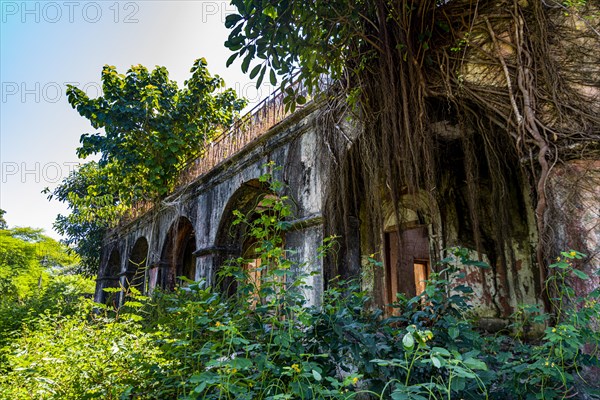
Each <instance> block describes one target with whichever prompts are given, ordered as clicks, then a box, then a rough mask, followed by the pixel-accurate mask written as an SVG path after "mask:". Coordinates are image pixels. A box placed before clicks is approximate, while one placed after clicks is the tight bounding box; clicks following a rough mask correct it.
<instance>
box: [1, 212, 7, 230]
mask: <svg viewBox="0 0 600 400" xmlns="http://www.w3.org/2000/svg"><path fill="white" fill-rule="evenodd" d="M4 214H6V211H4V210H3V209H1V208H0V229H7V228H8V224H7V223H6V220H5V219H4Z"/></svg>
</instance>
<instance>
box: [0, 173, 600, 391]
mask: <svg viewBox="0 0 600 400" xmlns="http://www.w3.org/2000/svg"><path fill="white" fill-rule="evenodd" d="M268 167H269V168H270V169H271V171H270V172H269V173H268V174H266V175H265V176H264V177H263V178H261V181H262V182H263V183H264V184H265V185H266V187H267V188H268V192H269V194H268V195H266V196H265V197H264V198H262V199H261V200H260V201H258V202H257V207H256V209H255V210H254V211H253V212H251V213H250V214H247V215H246V214H242V213H236V216H237V219H236V220H235V221H234V225H235V226H237V227H243V228H244V231H245V232H247V234H248V235H249V236H250V238H251V241H252V242H253V243H254V247H253V248H254V249H255V253H254V254H250V255H249V256H248V258H243V257H240V258H238V259H235V260H231V261H230V262H229V263H227V264H226V265H224V266H222V268H221V270H220V272H219V278H220V279H223V280H224V281H229V282H232V285H234V287H235V288H236V291H235V293H234V294H231V293H230V292H229V291H228V290H224V292H225V293H220V292H219V291H218V290H216V289H215V288H214V287H209V286H208V285H207V284H206V282H205V281H199V282H192V281H190V280H186V279H185V278H180V279H182V280H183V281H184V282H185V284H184V286H183V287H179V288H177V289H176V290H175V291H174V292H170V293H164V292H157V293H156V294H155V296H154V297H153V298H152V299H148V298H146V297H145V296H142V295H141V294H140V293H139V291H138V290H137V289H135V288H133V287H132V288H129V289H127V290H125V291H124V303H123V306H122V307H121V308H117V309H112V308H111V307H110V306H107V305H99V304H92V303H91V302H89V301H88V300H83V301H81V304H80V305H79V306H77V307H73V306H71V307H70V308H69V309H68V310H67V309H65V308H61V307H57V308H51V309H46V310H45V311H43V312H37V313H30V314H27V316H26V318H25V317H24V318H22V322H21V326H22V327H21V331H20V332H19V333H14V332H13V333H12V336H10V338H11V340H10V345H9V346H6V347H5V348H4V350H3V351H2V353H1V354H2V357H3V361H5V362H4V363H3V365H5V366H4V367H3V370H2V371H1V372H2V377H1V378H0V393H2V394H3V395H5V396H7V397H6V398H10V399H20V398H23V399H29V398H44V399H45V398H56V399H59V398H60V399H62V398H66V399H79V398H108V399H110V398H114V399H116V398H121V399H125V398H140V399H145V398H148V399H154V398H179V399H255V398H264V399H288V398H289V399H291V398H294V399H296V398H298V399H351V398H379V399H383V398H391V399H416V400H422V399H454V398H457V399H458V398H462V399H482V398H491V399H507V398H510V399H513V398H514V399H527V400H529V399H558V398H565V397H573V396H575V395H577V394H578V393H579V392H578V391H577V390H580V389H576V388H581V387H582V386H581V385H580V384H579V383H577V382H576V376H577V375H578V374H580V373H581V372H582V369H583V368H585V367H588V366H598V348H599V347H598V346H599V345H600V333H599V332H598V331H597V329H596V327H597V323H598V320H597V318H598V315H600V304H599V302H598V297H599V296H600V289H596V290H594V291H593V292H592V293H591V294H590V295H589V296H588V297H586V298H580V297H577V296H576V295H575V293H574V291H573V289H571V286H570V285H569V284H568V283H569V282H571V281H572V280H573V279H578V280H587V279H589V278H588V276H587V275H586V274H585V273H583V272H582V271H580V270H578V269H577V268H576V265H575V264H576V262H577V261H578V260H580V259H582V258H583V257H584V255H583V254H581V253H578V252H576V251H568V252H563V253H562V254H561V256H560V257H559V258H558V259H557V262H556V263H554V264H552V265H551V266H550V269H551V270H552V271H553V274H552V275H551V276H550V277H549V278H548V282H547V285H548V290H549V292H550V293H552V296H551V299H552V301H553V303H554V305H555V308H556V310H557V313H556V314H555V315H553V316H548V315H545V314H543V313H542V312H541V311H540V310H539V309H538V307H536V306H535V305H524V306H522V307H520V308H519V310H518V312H517V314H516V315H515V317H514V319H513V320H514V321H515V322H514V324H513V326H512V330H513V331H514V333H515V335H514V336H506V335H496V336H484V335H482V334H481V332H479V331H478V330H477V328H476V325H475V324H474V322H473V321H472V320H471V319H470V318H469V314H470V310H471V306H470V304H471V302H472V300H473V299H471V296H472V291H471V290H470V288H468V287H466V286H464V285H461V284H459V283H457V282H458V281H460V279H459V278H461V277H462V274H463V267H464V266H476V267H481V268H487V265H486V264H485V263H481V262H479V261H475V260H472V259H471V258H470V254H471V252H469V251H468V250H466V249H462V248H453V249H450V251H449V254H450V256H449V257H448V258H446V259H444V260H442V261H441V262H440V264H439V265H438V266H437V268H436V269H435V272H433V273H432V274H431V276H430V279H429V280H428V281H427V282H426V283H427V285H426V288H425V290H424V291H423V293H421V294H419V295H418V296H415V297H414V298H412V299H406V298H403V297H400V298H399V300H398V302H396V303H394V304H393V305H392V306H393V308H394V312H393V313H391V315H389V316H386V317H384V316H383V315H382V311H381V310H377V309H372V306H371V299H370V298H369V295H368V293H367V292H365V291H362V290H360V282H358V281H349V282H342V281H335V280H334V281H332V282H329V288H328V289H327V290H326V291H325V293H324V294H323V297H322V303H321V304H320V305H318V306H316V305H311V304H308V301H307V299H306V297H305V293H307V291H309V290H310V287H309V286H308V285H307V283H306V282H307V281H308V278H309V277H310V275H311V274H312V272H311V268H312V267H311V263H306V264H297V263H295V262H293V261H292V260H293V254H292V253H291V252H290V250H286V249H285V248H284V247H283V234H284V233H285V232H286V230H288V229H289V228H290V225H289V223H288V222H287V220H288V219H289V217H290V216H291V212H290V206H289V199H288V198H287V197H286V196H285V195H283V194H282V191H281V190H282V185H281V184H280V183H279V182H277V181H275V180H273V169H274V168H275V167H274V166H273V165H272V164H271V165H269V166H268ZM18 232H19V233H14V235H15V236H18V237H19V238H21V239H20V240H23V238H32V237H36V236H35V235H36V233H35V231H33V232H32V231H28V230H25V231H18ZM334 245H335V239H334V238H328V239H326V240H325V241H324V245H323V247H322V248H321V249H320V251H319V254H316V255H315V257H316V258H318V257H322V256H323V255H324V253H326V252H327V251H329V250H330V249H331V248H332V247H333V246H334ZM16 259H18V257H17V258H16ZM67 277H68V276H64V277H63V278H67ZM71 278H73V277H71ZM73 282H76V279H75V280H74V281H73ZM56 283H57V289H56V290H48V291H47V293H49V294H48V300H46V301H50V302H51V301H54V302H59V296H62V297H61V299H62V298H64V299H65V300H66V301H73V300H72V299H73V296H71V300H69V296H65V294H67V293H68V292H67V291H66V289H65V288H66V287H67V286H65V285H63V286H61V285H58V283H61V282H60V281H58V280H57V281H56ZM62 283H67V282H62ZM216 287H219V286H218V285H217V286H216ZM224 289H227V288H224ZM106 290H107V291H113V292H115V293H116V292H119V291H121V290H122V289H121V288H111V289H106ZM59 293H60V294H59ZM72 293H75V295H76V294H77V293H78V291H77V290H73V292H72ZM39 310H42V308H40V309H39ZM0 311H2V310H1V309H0ZM4 315H7V314H6V313H5V314H3V316H4ZM530 324H537V325H539V326H541V329H542V330H543V334H542V336H541V337H537V338H535V337H533V339H532V334H531V332H532V330H530V329H529V328H528V326H529V325H530ZM5 337H6V336H5ZM7 343H8V342H7ZM576 383H577V385H576ZM359 396H360V397H359Z"/></svg>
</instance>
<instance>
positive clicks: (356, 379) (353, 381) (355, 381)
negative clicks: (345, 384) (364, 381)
mask: <svg viewBox="0 0 600 400" xmlns="http://www.w3.org/2000/svg"><path fill="white" fill-rule="evenodd" d="M357 383H358V377H357V376H355V377H354V378H352V384H353V385H356V384H357Z"/></svg>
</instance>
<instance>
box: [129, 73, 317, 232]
mask: <svg viewBox="0 0 600 400" xmlns="http://www.w3.org/2000/svg"><path fill="white" fill-rule="evenodd" d="M293 87H294V89H295V90H296V91H297V93H298V94H299V95H302V96H304V97H307V90H306V87H305V86H304V85H303V84H302V83H301V82H300V81H297V82H296V83H294V85H293ZM284 97H285V93H283V92H282V91H281V90H280V89H279V88H277V89H276V90H275V91H274V92H273V93H271V94H270V95H269V96H268V97H267V98H266V99H264V100H263V101H261V102H260V103H258V104H257V105H256V106H254V108H252V110H250V111H249V112H248V113H246V114H245V115H244V116H242V117H240V118H239V119H237V120H236V121H235V122H234V123H233V125H232V126H231V127H229V129H227V130H226V131H224V132H223V133H222V134H220V135H218V136H217V137H215V138H214V139H213V140H212V141H211V142H209V143H207V144H206V145H205V146H204V148H202V149H201V154H200V155H199V156H198V157H196V158H194V159H192V160H191V161H189V162H188V163H187V164H185V165H184V166H183V168H182V169H181V171H180V173H179V178H178V179H177V186H176V190H177V189H180V188H182V187H185V186H186V185H189V184H190V183H192V182H194V181H195V180H197V179H198V178H200V177H202V176H203V175H206V174H207V173H208V172H210V171H212V170H213V169H214V168H215V167H217V166H218V165H219V164H221V163H222V162H224V161H227V160H228V159H229V158H231V157H232V156H234V155H235V154H237V153H239V152H240V151H241V150H242V149H243V148H244V147H246V146H247V145H248V144H250V143H251V142H253V141H255V140H256V139H258V138H260V137H261V136H262V135H263V134H265V133H266V132H268V131H269V130H270V129H271V128H272V127H274V126H275V125H277V124H278V123H280V122H281V121H283V120H284V119H285V118H286V117H288V116H289V115H291V114H292V113H291V112H290V111H289V110H286V107H285V103H284V102H283V99H284ZM299 107H301V106H298V107H297V108H299ZM152 207H154V203H153V202H150V201H143V202H139V203H137V204H136V205H135V206H134V207H132V209H131V210H130V211H129V213H128V215H127V216H125V217H124V218H123V219H122V220H121V224H124V223H127V222H129V221H132V220H134V219H136V218H138V217H140V216H142V215H143V214H145V213H146V212H148V211H150V210H151V209H152Z"/></svg>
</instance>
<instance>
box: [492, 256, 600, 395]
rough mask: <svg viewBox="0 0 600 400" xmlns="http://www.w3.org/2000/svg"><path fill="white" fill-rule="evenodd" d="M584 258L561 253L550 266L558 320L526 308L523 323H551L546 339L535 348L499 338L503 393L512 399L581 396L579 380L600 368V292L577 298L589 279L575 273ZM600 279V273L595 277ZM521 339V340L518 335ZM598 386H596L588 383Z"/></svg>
mask: <svg viewBox="0 0 600 400" xmlns="http://www.w3.org/2000/svg"><path fill="white" fill-rule="evenodd" d="M584 257H585V254H582V253H579V252H577V251H574V250H570V251H564V252H561V256H559V257H558V258H557V260H556V262H555V263H553V264H551V265H550V266H549V267H550V269H551V271H552V274H551V275H550V276H549V277H548V280H547V290H548V291H549V293H552V295H551V302H552V304H553V307H554V309H555V311H556V314H555V315H553V316H549V315H545V314H543V313H541V312H540V311H539V310H538V309H536V308H535V307H523V308H522V309H521V310H520V314H523V315H524V316H522V317H521V318H520V321H521V323H520V324H519V325H517V327H518V328H522V327H523V325H525V324H523V323H522V321H531V323H532V324H538V326H540V324H542V325H541V326H542V327H543V326H544V325H543V324H546V326H545V329H544V331H543V336H542V338H541V339H540V340H539V341H538V342H537V343H534V345H531V344H528V343H526V342H522V341H520V340H518V341H516V342H513V340H512V339H511V338H508V337H504V338H499V339H497V340H496V341H495V342H494V343H493V346H492V348H493V349H494V350H495V351H497V353H496V354H495V355H494V358H495V359H496V362H497V363H498V365H497V366H496V367H497V368H498V369H499V373H498V377H503V379H500V380H499V381H500V382H501V385H499V392H500V394H502V393H504V394H507V395H508V394H510V395H514V396H517V397H518V398H523V399H564V398H569V397H572V396H574V395H576V394H577V388H576V386H575V383H576V379H577V378H578V377H579V376H580V375H581V374H582V372H583V370H584V368H589V367H595V368H598V367H600V362H599V361H598V360H599V358H598V356H599V354H600V352H599V350H600V331H599V330H598V316H600V302H599V298H600V288H596V289H595V290H593V291H592V292H591V293H590V294H589V295H588V296H586V297H581V296H577V295H576V294H575V291H574V289H573V287H572V285H571V283H572V282H573V281H574V280H588V279H589V277H588V275H587V274H585V273H584V272H583V271H580V270H578V269H577V268H576V265H575V264H576V262H577V260H581V259H582V258H584ZM596 273H597V274H600V271H597V272H596ZM517 338H518V339H520V335H517ZM587 384H595V382H587Z"/></svg>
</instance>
